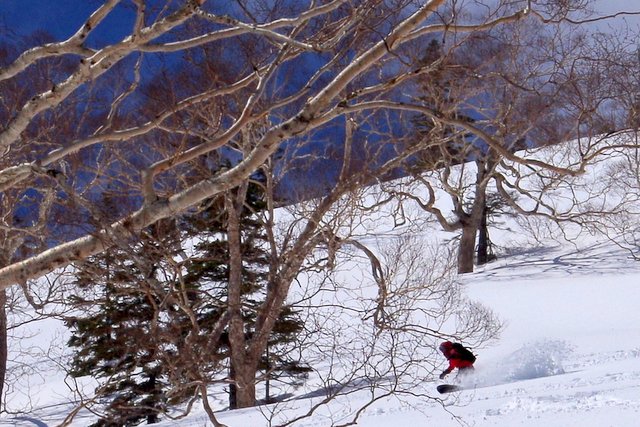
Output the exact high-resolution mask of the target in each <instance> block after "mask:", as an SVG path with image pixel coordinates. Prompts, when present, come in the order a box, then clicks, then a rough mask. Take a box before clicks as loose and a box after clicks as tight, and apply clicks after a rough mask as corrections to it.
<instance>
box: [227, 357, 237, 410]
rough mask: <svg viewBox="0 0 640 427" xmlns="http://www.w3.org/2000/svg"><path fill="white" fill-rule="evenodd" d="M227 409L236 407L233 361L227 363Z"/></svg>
mask: <svg viewBox="0 0 640 427" xmlns="http://www.w3.org/2000/svg"><path fill="white" fill-rule="evenodd" d="M229 381H231V383H230V384H229V409H237V408H238V387H236V383H235V381H236V370H235V369H233V363H230V364H229Z"/></svg>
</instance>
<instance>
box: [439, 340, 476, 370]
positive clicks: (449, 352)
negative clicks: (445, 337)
mask: <svg viewBox="0 0 640 427" xmlns="http://www.w3.org/2000/svg"><path fill="white" fill-rule="evenodd" d="M440 351H441V352H442V354H444V357H446V358H447V360H448V361H449V367H448V368H447V370H446V371H445V372H451V371H452V370H453V369H454V368H458V369H467V368H473V362H472V361H470V360H466V359H462V358H461V357H462V355H461V354H460V353H458V351H456V349H455V348H454V347H453V343H451V342H449V341H446V342H443V343H442V344H441V345H440Z"/></svg>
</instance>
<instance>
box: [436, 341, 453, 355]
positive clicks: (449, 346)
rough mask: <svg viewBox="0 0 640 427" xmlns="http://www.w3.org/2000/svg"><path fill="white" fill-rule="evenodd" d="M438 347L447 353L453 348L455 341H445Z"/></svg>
mask: <svg viewBox="0 0 640 427" xmlns="http://www.w3.org/2000/svg"><path fill="white" fill-rule="evenodd" d="M438 348H439V350H440V351H441V352H442V353H446V352H448V351H449V350H451V349H452V348H453V343H452V342H451V341H445V342H443V343H442V344H440V347H438Z"/></svg>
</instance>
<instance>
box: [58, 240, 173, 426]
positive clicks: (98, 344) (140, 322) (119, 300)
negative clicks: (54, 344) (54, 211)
mask: <svg viewBox="0 0 640 427" xmlns="http://www.w3.org/2000/svg"><path fill="white" fill-rule="evenodd" d="M145 246H148V245H144V244H143V245H142V247H141V248H140V251H144V250H145ZM146 249H147V254H148V248H146ZM130 257H131V255H130V254H127V253H126V252H125V251H118V252H115V251H110V252H109V253H107V254H105V255H102V256H100V257H95V258H93V259H90V260H88V261H87V262H85V263H84V264H83V265H82V267H81V268H80V271H79V272H78V274H77V284H78V286H79V288H80V289H81V290H83V291H85V292H82V294H79V295H76V296H74V298H73V300H72V303H73V304H74V305H75V306H76V307H78V310H81V309H84V310H86V313H81V314H79V315H78V316H76V317H74V318H70V319H68V320H67V326H68V327H69V328H71V329H72V336H71V338H70V340H69V343H68V344H69V346H70V347H72V348H75V349H76V353H75V354H74V357H73V361H72V366H71V375H72V376H74V377H81V376H85V375H91V376H93V377H95V378H98V379H102V380H104V385H103V387H101V391H100V396H101V403H103V404H104V416H103V418H101V419H100V420H99V421H98V422H96V423H95V424H93V425H94V426H96V427H98V426H100V427H102V426H114V427H115V426H129V425H137V424H139V423H140V422H142V421H146V422H147V423H148V424H152V423H155V422H157V421H158V420H159V414H160V413H162V412H163V411H164V410H165V408H166V396H165V391H166V388H167V382H166V372H164V371H165V369H164V367H163V364H162V358H161V357H160V355H159V352H160V348H162V346H161V344H160V342H159V341H160V340H161V339H162V337H164V334H162V333H161V332H160V328H162V325H161V324H160V322H159V318H160V313H159V308H158V307H160V306H161V304H162V302H161V300H160V298H161V297H160V296H159V295H157V294H155V293H154V292H149V286H148V283H145V282H146V280H147V279H148V276H149V275H150V274H153V273H154V270H155V268H154V267H153V266H151V265H149V267H150V271H147V272H144V271H141V270H140V267H139V266H138V265H136V263H135V262H132V261H130ZM100 278H103V279H102V280H101V279H100Z"/></svg>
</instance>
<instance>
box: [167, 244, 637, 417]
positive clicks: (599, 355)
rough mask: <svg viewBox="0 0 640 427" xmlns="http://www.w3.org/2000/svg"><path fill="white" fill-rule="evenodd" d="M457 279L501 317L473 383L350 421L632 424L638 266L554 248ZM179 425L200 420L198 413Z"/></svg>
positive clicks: (334, 408)
mask: <svg viewBox="0 0 640 427" xmlns="http://www.w3.org/2000/svg"><path fill="white" fill-rule="evenodd" d="M464 280H465V282H466V283H467V292H468V294H469V295H470V296H471V297H473V298H474V299H477V300H480V301H482V302H484V303H485V304H487V305H488V306H490V307H492V308H493V309H494V310H495V311H496V312H497V313H498V314H499V315H500V316H501V317H502V318H503V319H504V320H506V323H507V325H506V327H505V329H504V332H503V334H502V337H501V339H500V340H499V341H498V342H497V343H495V345H493V346H490V347H488V348H486V349H483V350H481V351H479V357H478V361H477V363H476V367H477V376H478V378H477V381H478V382H479V383H480V384H479V386H478V387H476V388H474V389H472V390H467V391H463V392H459V393H453V394H450V395H446V396H444V397H443V399H442V401H439V400H432V401H426V400H425V399H418V400H412V399H410V398H407V397H403V398H402V401H400V400H399V399H397V398H393V397H390V398H386V399H382V400H381V401H379V402H377V403H376V404H374V405H373V406H372V407H370V408H369V409H368V410H367V411H366V412H365V413H364V414H363V415H362V416H361V417H360V418H359V420H358V424H357V425H358V426H362V427H388V426H390V425H403V426H408V425H414V426H423V425H434V426H441V427H446V426H459V425H470V426H478V427H481V426H531V427H533V426H535V427H539V426H545V427H567V426H581V427H605V426H611V427H617V426H634V425H639V424H640V422H639V419H640V310H639V307H640V263H638V262H636V261H632V260H630V259H628V258H627V255H626V253H625V252H623V251H619V250H616V249H613V248H612V247H610V246H607V245H600V246H597V247H594V248H591V249H583V250H577V249H575V248H573V247H572V248H570V249H567V248H556V249H549V250H545V251H539V252H538V253H537V254H532V253H523V254H521V255H517V256H511V257H509V258H505V259H502V260H501V261H499V262H496V263H494V264H492V265H490V266H488V267H486V268H485V269H484V271H481V272H477V273H474V274H472V275H469V276H467V277H465V278H464ZM491 384H493V385H491ZM423 387H424V390H426V391H429V390H433V389H435V384H434V383H428V382H425V383H424V384H423ZM432 394H433V396H434V397H435V398H438V396H437V393H436V392H435V390H433V391H432ZM368 397H369V396H368V395H367V394H366V393H361V394H360V395H357V394H356V395H353V396H351V397H350V398H349V399H350V401H349V402H341V403H336V404H333V405H330V406H329V407H328V408H327V409H326V410H324V411H322V413H321V414H320V415H316V416H314V417H313V418H311V419H308V420H304V421H301V422H300V423H299V424H297V425H299V426H304V427H312V426H313V427H321V426H333V425H340V424H343V423H346V422H347V420H349V419H350V418H349V417H348V414H351V411H352V410H353V408H357V407H358V405H359V404H363V403H364V402H366V399H368ZM304 407H305V405H304V404H300V405H299V406H298V409H296V407H294V408H293V409H290V410H288V411H289V412H296V411H297V410H298V411H301V410H302V408H304ZM269 415H270V412H269V408H266V407H265V408H262V409H251V410H239V411H226V412H224V411H223V412H220V413H219V414H218V416H219V421H220V422H222V423H224V424H226V425H228V426H233V427H244V426H268V425H269V422H268V420H267V419H265V417H266V416H269ZM161 425H162V426H170V425H177V424H173V423H170V422H166V423H162V424H161ZM179 425H181V426H194V427H195V426H202V425H205V417H204V416H202V415H199V416H198V415H196V416H193V417H191V418H190V420H189V421H185V422H182V423H180V424H179Z"/></svg>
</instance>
